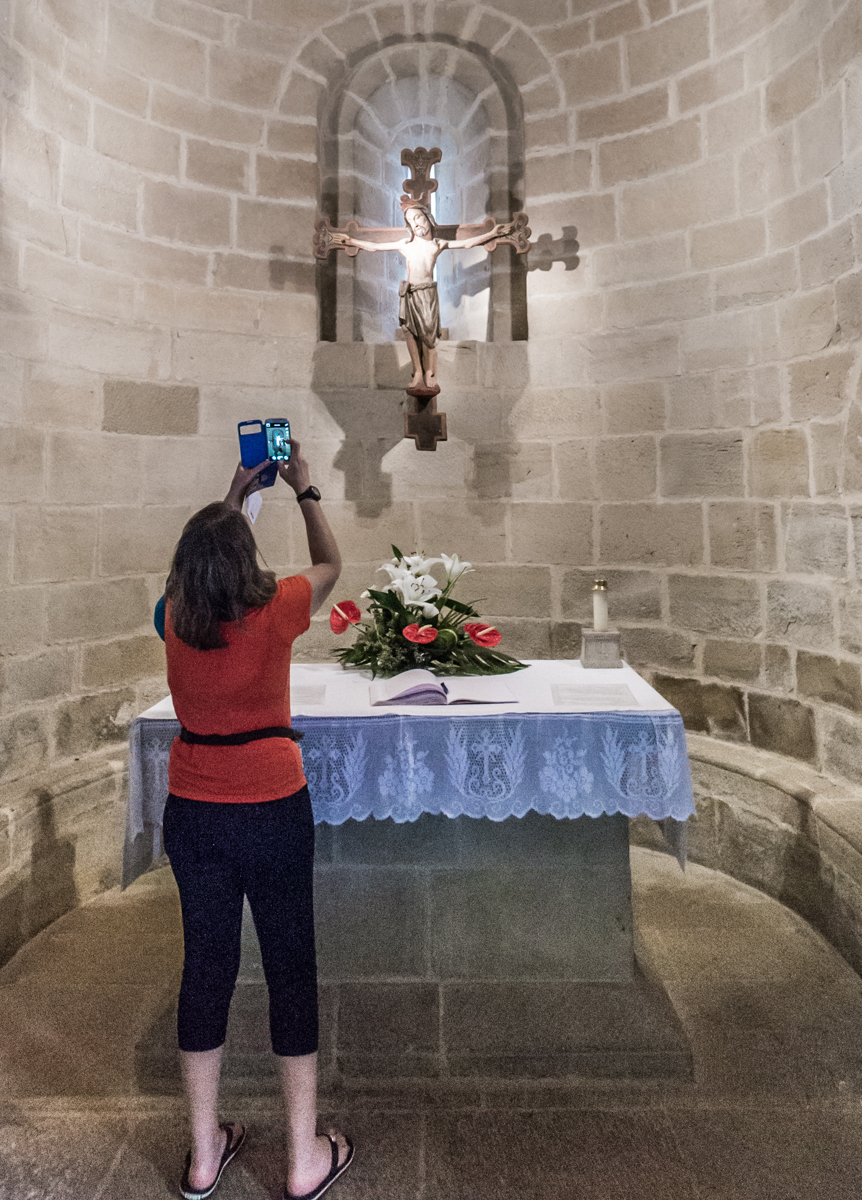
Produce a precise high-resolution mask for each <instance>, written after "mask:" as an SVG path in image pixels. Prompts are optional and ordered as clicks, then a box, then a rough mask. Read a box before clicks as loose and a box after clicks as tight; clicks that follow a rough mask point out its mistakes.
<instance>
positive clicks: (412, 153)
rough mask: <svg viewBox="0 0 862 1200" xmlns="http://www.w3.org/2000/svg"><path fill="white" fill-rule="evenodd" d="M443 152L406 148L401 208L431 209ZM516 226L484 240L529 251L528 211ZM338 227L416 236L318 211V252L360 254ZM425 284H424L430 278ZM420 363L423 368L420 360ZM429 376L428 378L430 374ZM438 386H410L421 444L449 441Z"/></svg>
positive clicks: (488, 226) (431, 446)
mask: <svg viewBox="0 0 862 1200" xmlns="http://www.w3.org/2000/svg"><path fill="white" fill-rule="evenodd" d="M442 157H443V152H442V150H440V148H439V147H438V146H433V147H432V148H431V149H430V150H426V149H425V147H424V146H417V147H416V149H415V150H410V149H406V150H402V151H401V165H402V166H404V167H409V168H410V177H409V178H408V179H405V180H404V184H403V187H404V194H403V195H402V196H401V198H400V201H399V203H400V204H401V210H402V212H404V211H406V210H407V209H408V208H411V207H413V206H416V205H422V206H423V207H424V208H426V209H429V208H430V201H431V196H432V195H433V193H434V192H436V191H437V187H438V181H437V180H436V179H432V178H431V168H432V167H433V166H434V164H435V163H438V162H440V160H441V159H442ZM496 226H497V222H496V221H495V220H494V218H493V217H486V218H485V219H484V221H482V222H480V223H476V224H472V225H437V224H436V222H435V234H436V235H437V236H439V237H440V238H441V239H443V240H445V241H448V242H461V241H469V239H471V238H478V237H480V236H481V235H482V234H484V233H490V232H491V231H492V230H493V229H494V228H495V227H496ZM512 226H513V227H512V230H511V232H510V233H507V234H504V235H503V236H500V237H495V238H493V239H490V240H489V241H487V242H484V243H483V245H484V248H485V250H487V251H488V252H489V253H490V252H492V251H494V250H496V248H497V247H498V246H502V245H509V246H514V247H515V251H516V253H518V254H526V253H527V251H528V250H529V249H530V227H529V224H528V217H527V214H526V213H522V212H519V213H515V214H514V215H513V217H512ZM336 233H338V234H347V235H348V236H350V237H353V238H357V239H359V240H360V241H363V242H366V243H368V242H372V243H387V242H388V243H392V242H402V241H403V242H407V241H409V239H410V237H411V236H412V235H411V233H410V231H409V230H408V229H407V228H406V226H404V225H400V226H397V227H391V226H390V227H388V228H383V227H380V226H377V227H371V228H363V227H361V226H360V225H359V224H358V222H356V221H348V222H347V224H346V225H345V226H344V228H343V229H341V228H338V227H337V226H333V225H332V224H331V222H330V220H329V218H328V217H318V218H317V220H316V221H315V222H314V238H313V246H314V256H315V258H321V259H326V258H328V257H329V252H330V250H332V249H335V250H343V251H344V253H345V254H347V256H348V257H349V258H355V257H356V255H357V254H358V253H359V249H360V248H359V247H358V246H350V245H344V244H342V243H341V242H340V241H333V234H336ZM389 248H392V247H389ZM462 248H463V247H462ZM366 249H371V247H370V246H366ZM422 286H423V287H424V286H425V284H423V285H422ZM411 345H412V343H411ZM432 346H433V343H432ZM414 353H415V351H414V350H412V349H411V354H414ZM416 369H417V370H419V366H418V365H417V366H416ZM425 378H426V383H427V376H426V377H425ZM439 391H440V388H439V386H438V385H436V383H435V385H434V387H433V391H432V389H431V388H430V387H427V386H424V385H423V386H422V387H419V386H416V387H410V388H408V389H407V393H408V395H409V396H411V397H414V398H415V400H416V403H417V411H416V412H413V413H405V414H404V436H405V437H406V438H412V439H413V442H414V444H415V446H416V449H417V450H436V449H437V443H438V442H445V441H446V414H445V413H438V412H437V400H436V393H437V392H439Z"/></svg>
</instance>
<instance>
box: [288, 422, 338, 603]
mask: <svg viewBox="0 0 862 1200" xmlns="http://www.w3.org/2000/svg"><path fill="white" fill-rule="evenodd" d="M290 445H291V453H290V460H289V461H288V462H287V463H284V462H281V463H279V464H278V473H279V475H280V476H281V478H282V479H283V480H284V482H285V483H286V484H287V486H288V487H290V488H293V490H294V492H295V493H296V495H297V496H301V495H302V493H303V492H304V491H306V490H307V489H308V487H309V484H310V482H311V475H310V473H309V469H308V463H307V462H306V461H305V459H304V458H303V457H302V455H301V454H300V451H299V442H297V441H294V440H293V439H291V442H290ZM318 494H319V493H318ZM299 508H300V512H301V513H302V516H303V519H304V520H305V534H306V537H307V538H308V554H309V557H310V558H311V566H310V567H308V568H307V569H306V570H305V571H303V572H302V574H303V575H304V576H305V578H306V579H307V580H308V582H309V583H310V584H311V612H312V614H314V613H316V612H317V610H318V609H319V608H320V606H321V605H322V604H323V602H324V600H325V599H326V597H327V596H328V595H329V593H330V592H331V591H332V589H333V588H334V587H335V583H336V581H337V579H338V576H339V575H340V574H341V555H340V553H339V551H338V545H337V544H336V541H335V537H334V535H333V532H332V530H331V529H330V528H329V522H328V521H327V519H326V517H325V516H324V515H323V513H322V512H321V509H320V503H319V501H317V500H313V499H312V498H311V497H309V498H308V499H306V500H302V501H301V502H300V505H299Z"/></svg>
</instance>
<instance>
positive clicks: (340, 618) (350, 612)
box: [329, 600, 362, 633]
mask: <svg viewBox="0 0 862 1200" xmlns="http://www.w3.org/2000/svg"><path fill="white" fill-rule="evenodd" d="M361 619H362V613H361V612H360V611H359V609H358V608H357V607H356V605H355V604H354V603H353V601H352V600H342V601H341V603H340V604H333V606H332V612H331V613H330V614H329V628H330V629H331V630H332V632H333V633H344V631H345V629H346V628H347V626H348V625H355V624H356V622H357V621H360V620H361Z"/></svg>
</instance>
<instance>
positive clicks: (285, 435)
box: [265, 420, 290, 462]
mask: <svg viewBox="0 0 862 1200" xmlns="http://www.w3.org/2000/svg"><path fill="white" fill-rule="evenodd" d="M265 424H266V452H267V457H268V458H269V459H270V460H271V461H272V462H287V461H288V459H289V458H290V446H289V445H288V444H287V443H288V440H289V438H290V422H289V421H287V420H271V421H267V422H265Z"/></svg>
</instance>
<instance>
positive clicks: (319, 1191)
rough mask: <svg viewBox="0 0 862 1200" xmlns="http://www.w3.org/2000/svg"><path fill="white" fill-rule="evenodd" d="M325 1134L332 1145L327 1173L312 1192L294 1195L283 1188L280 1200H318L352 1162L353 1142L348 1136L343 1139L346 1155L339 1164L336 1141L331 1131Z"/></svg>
mask: <svg viewBox="0 0 862 1200" xmlns="http://www.w3.org/2000/svg"><path fill="white" fill-rule="evenodd" d="M326 1136H327V1137H328V1138H329V1144H330V1145H331V1146H332V1166H331V1167H330V1168H329V1174H328V1175H327V1176H326V1178H325V1179H323V1180H321V1182H320V1183H319V1184H318V1185H317V1187H316V1188H315V1189H314V1191H313V1192H305V1193H304V1194H303V1195H302V1196H294V1195H292V1194H291V1193H290V1192H289V1191H287V1189H286V1188H285V1192H284V1196H283V1197H282V1200H320V1197H321V1196H322V1195H323V1193H324V1192H326V1191H328V1190H329V1188H331V1187H332V1185H333V1184H334V1183H335V1181H336V1179H338V1178H339V1176H341V1175H343V1174H344V1172H345V1171H346V1170H347V1168H348V1167H349V1166H350V1164H351V1163H352V1162H353V1142H351V1140H350V1138H349V1137H346V1138H345V1139H344V1140H345V1142H347V1157H346V1158H345V1160H344V1162H343V1163H341V1165H340V1166H339V1163H338V1142H337V1141H336V1140H335V1138H334V1137H333V1136H332V1134H331V1133H328V1134H327V1135H326Z"/></svg>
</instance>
